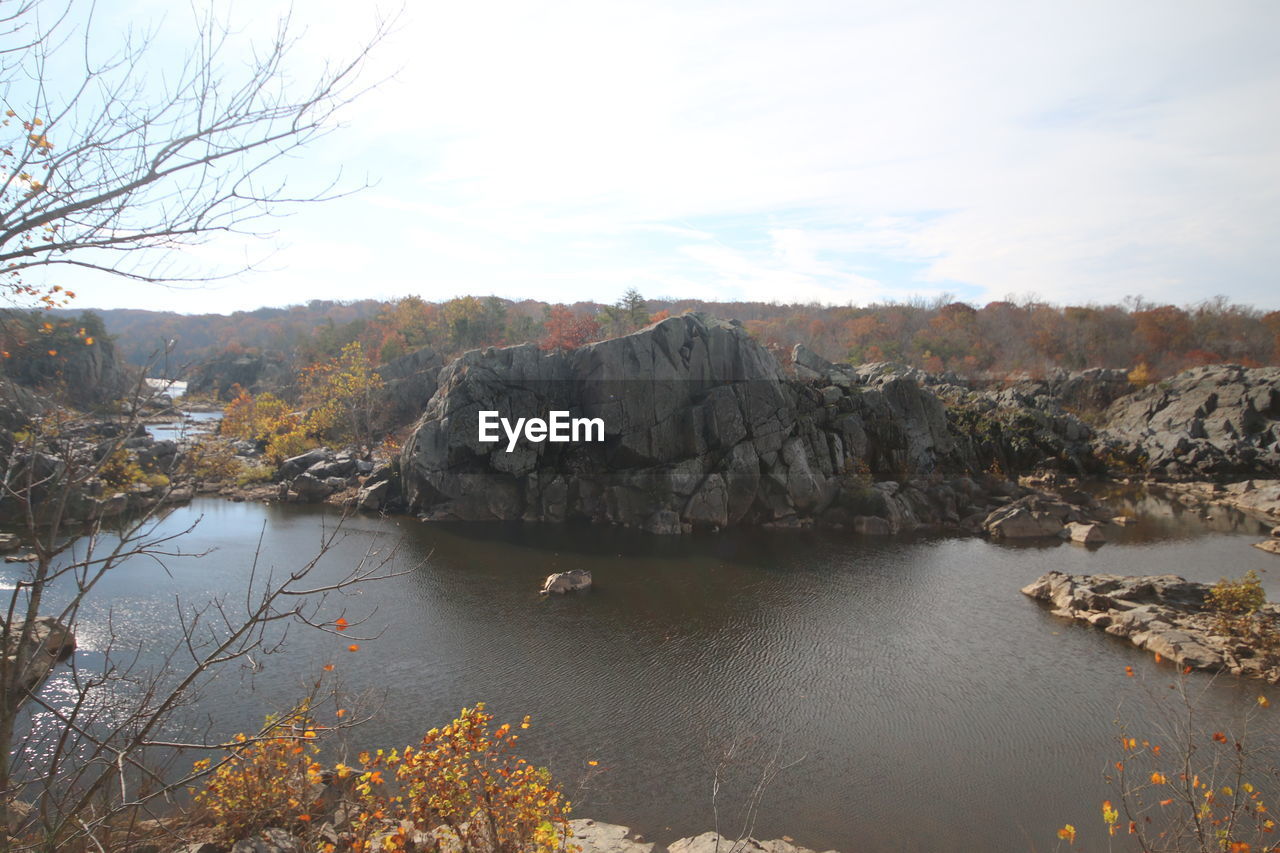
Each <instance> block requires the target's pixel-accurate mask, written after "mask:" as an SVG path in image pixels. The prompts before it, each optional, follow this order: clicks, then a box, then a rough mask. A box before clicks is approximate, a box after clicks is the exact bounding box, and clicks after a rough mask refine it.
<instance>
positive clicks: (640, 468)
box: [401, 315, 972, 532]
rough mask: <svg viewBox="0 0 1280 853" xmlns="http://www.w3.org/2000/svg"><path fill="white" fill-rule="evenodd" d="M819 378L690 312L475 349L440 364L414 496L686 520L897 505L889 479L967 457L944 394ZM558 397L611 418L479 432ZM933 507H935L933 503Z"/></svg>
mask: <svg viewBox="0 0 1280 853" xmlns="http://www.w3.org/2000/svg"><path fill="white" fill-rule="evenodd" d="M807 380H808V381H798V380H793V379H789V378H788V377H786V376H784V375H783V373H782V370H781V369H780V367H779V365H778V363H777V361H776V360H775V359H774V358H773V356H772V355H770V354H769V353H768V352H767V351H766V350H765V349H764V348H763V347H761V346H760V345H759V344H757V343H756V342H755V341H754V340H752V339H751V338H750V337H749V336H748V335H747V334H746V332H745V331H744V330H743V328H742V327H741V326H740V325H739V324H737V323H734V322H723V321H718V320H706V319H702V318H699V317H696V316H691V315H686V316H682V317H673V318H670V319H668V320H664V321H663V322H661V323H658V324H656V325H654V326H651V327H649V328H648V329H644V330H642V331H639V332H636V333H634V334H631V335H627V336H625V337H621V338H615V339H613V340H608V341H602V342H600V343H597V344H592V345H589V346H586V347H583V348H581V349H578V350H574V351H572V352H554V353H545V352H542V351H540V350H539V349H537V348H536V347H534V346H532V345H525V346H518V347H509V348H505V349H489V350H483V351H479V350H478V351H473V352H470V353H467V354H466V355H464V356H462V357H460V358H459V359H457V360H456V361H454V362H453V363H452V364H451V365H449V366H448V367H446V368H445V369H444V370H443V371H442V372H441V373H440V376H439V388H438V390H437V391H436V393H435V395H434V396H433V397H432V399H431V401H430V402H429V403H428V405H427V409H426V411H425V413H424V414H423V417H422V419H421V420H420V421H419V423H418V425H417V427H416V428H415V430H414V433H413V435H412V437H411V438H410V440H409V441H408V442H407V443H406V445H405V447H404V450H403V455H402V458H401V466H402V472H403V473H402V476H403V480H404V488H405V494H406V497H407V499H408V501H409V504H410V507H411V508H412V509H413V510H414V511H418V512H423V513H425V514H427V515H430V516H433V517H440V518H456V519H464V520H492V519H528V520H545V521H563V520H573V519H585V520H591V521H596V522H606V523H617V524H624V525H629V526H636V527H643V528H646V529H649V530H653V531H655V532H675V531H678V530H681V529H689V528H691V527H724V526H727V525H733V524H762V523H782V524H787V523H801V522H806V521H808V520H817V521H822V522H826V523H846V522H848V521H851V520H852V519H853V518H854V517H856V516H870V515H885V514H888V515H890V516H893V515H894V514H895V511H889V512H888V513H886V512H885V509H886V507H885V503H886V500H888V501H889V502H890V503H891V502H892V499H893V496H894V491H895V490H893V489H889V490H880V489H878V488H875V487H873V486H872V482H873V481H874V480H875V479H889V478H892V479H895V480H903V481H906V480H910V479H912V478H916V479H921V478H925V477H928V476H929V475H940V474H957V473H963V472H964V471H966V470H967V469H968V468H969V467H970V464H971V462H972V460H969V459H966V458H965V456H964V454H963V452H962V451H961V450H960V445H959V444H958V443H957V442H956V440H955V436H953V435H952V434H951V432H950V431H949V428H948V425H947V418H946V413H945V410H944V409H943V406H942V404H941V403H940V402H939V400H938V399H937V398H936V397H934V396H933V395H932V394H931V393H929V392H927V391H923V390H922V389H920V388H919V387H918V386H917V385H916V384H915V383H914V382H913V381H911V380H910V379H905V378H898V379H890V380H888V381H885V382H883V383H882V384H880V385H879V386H878V387H875V388H872V387H866V386H860V385H859V384H858V380H857V378H856V377H854V376H852V374H848V373H844V372H841V371H838V370H837V371H834V372H831V373H830V374H829V375H822V374H820V373H819V372H816V371H815V372H813V375H812V376H808V377H807ZM553 410H559V411H567V412H569V413H570V414H571V416H573V417H584V418H600V419H601V420H602V421H603V423H604V441H602V442H598V443H594V442H576V443H550V442H541V443H533V442H529V441H526V440H524V439H521V440H520V441H519V443H518V444H517V445H516V447H515V448H514V450H512V451H511V452H508V451H507V442H506V439H505V438H503V440H501V441H498V442H492V443H490V442H482V441H480V440H479V435H478V422H479V412H481V411H496V412H497V413H498V414H499V416H500V417H502V418H506V419H509V420H510V421H513V422H514V421H515V419H517V418H528V417H544V418H545V417H546V416H547V414H548V412H550V411H553ZM933 479H934V484H935V485H936V480H937V477H936V476H935V477H934V478H933ZM928 488H930V486H928V485H922V486H921V490H922V491H925V490H927V489H928ZM936 497H937V501H936V502H938V503H940V504H942V505H945V504H946V503H947V500H948V496H947V495H939V496H936ZM919 503H920V504H921V506H920V507H919V510H920V512H922V513H924V514H926V515H927V514H929V513H928V512H927V509H928V507H926V506H925V505H926V504H931V503H934V501H932V500H931V499H930V498H922V499H921V500H920V501H919ZM905 512H907V513H908V514H909V513H910V512H911V507H910V506H907V507H906V509H905ZM957 513H958V510H957V508H956V506H955V501H954V498H953V497H952V498H951V506H950V514H951V515H952V516H957ZM956 520H958V518H957V519H956Z"/></svg>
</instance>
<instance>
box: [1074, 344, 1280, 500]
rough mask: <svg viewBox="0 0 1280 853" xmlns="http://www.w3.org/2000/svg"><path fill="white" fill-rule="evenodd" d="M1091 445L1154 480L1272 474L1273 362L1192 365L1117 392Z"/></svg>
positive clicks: (1278, 464)
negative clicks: (1095, 443) (1124, 394)
mask: <svg viewBox="0 0 1280 853" xmlns="http://www.w3.org/2000/svg"><path fill="white" fill-rule="evenodd" d="M1098 452H1099V453H1100V454H1104V455H1107V456H1110V457H1112V458H1117V459H1120V460H1122V461H1124V462H1126V463H1128V464H1129V465H1132V466H1135V467H1137V468H1140V469H1143V470H1145V471H1147V472H1149V473H1150V474H1152V475H1153V476H1155V477H1157V478H1160V479H1168V480H1225V479H1240V478H1244V477H1270V478H1274V477H1280V368H1275V367H1256V368H1247V367H1241V366H1239V365H1233V364H1226V365H1210V366H1208V367H1196V368H1192V369H1191V370H1185V371H1183V372H1182V373H1179V374H1177V375H1176V376H1173V377H1172V378H1170V379H1167V380H1165V381H1163V382H1157V383H1154V384H1151V385H1148V386H1147V387H1146V388H1143V389H1142V390H1141V391H1139V392H1137V393H1135V394H1131V395H1129V396H1127V397H1122V398H1121V399H1119V400H1117V401H1116V402H1115V403H1113V404H1112V405H1111V407H1110V408H1109V409H1108V410H1107V414H1106V428H1105V429H1104V430H1103V431H1102V434H1101V436H1100V441H1099V443H1098Z"/></svg>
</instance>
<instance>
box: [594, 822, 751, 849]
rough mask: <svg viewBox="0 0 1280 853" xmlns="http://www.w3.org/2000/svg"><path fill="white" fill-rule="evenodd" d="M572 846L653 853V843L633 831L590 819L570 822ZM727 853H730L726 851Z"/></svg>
mask: <svg viewBox="0 0 1280 853" xmlns="http://www.w3.org/2000/svg"><path fill="white" fill-rule="evenodd" d="M569 828H570V829H571V830H572V831H573V840H572V841H571V842H570V844H571V845H573V846H576V847H579V848H581V853H652V850H653V843H652V842H644V841H638V840H636V839H635V838H634V837H633V833H632V832H631V829H630V828H628V827H625V826H619V825H618V824H616V823H600V822H599V821H594V820H591V819H590V818H580V819H578V820H571V821H569ZM725 853H728V851H727V850H726V851H725Z"/></svg>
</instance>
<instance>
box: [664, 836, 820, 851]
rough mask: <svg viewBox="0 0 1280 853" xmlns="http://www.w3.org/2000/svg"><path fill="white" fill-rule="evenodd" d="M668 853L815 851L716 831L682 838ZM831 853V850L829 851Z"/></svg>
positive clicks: (672, 843) (787, 843)
mask: <svg viewBox="0 0 1280 853" xmlns="http://www.w3.org/2000/svg"><path fill="white" fill-rule="evenodd" d="M667 851H668V853H813V851H812V850H809V849H808V848H806V847H798V846H796V845H795V844H794V843H792V842H789V841H783V840H775V841H757V840H756V839H754V838H743V839H740V840H737V841H734V840H732V839H729V838H725V837H724V836H722V835H718V834H717V833H714V832H704V833H702V834H701V835H695V836H693V837H692V838H681V839H679V840H678V841H673V842H671V843H670V844H669V845H667ZM829 853H830V851H829Z"/></svg>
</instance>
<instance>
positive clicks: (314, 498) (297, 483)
mask: <svg viewBox="0 0 1280 853" xmlns="http://www.w3.org/2000/svg"><path fill="white" fill-rule="evenodd" d="M289 488H290V490H291V491H292V492H293V493H294V494H295V495H297V496H298V500H299V501H301V502H303V503H316V502H318V501H322V500H324V499H325V498H327V497H329V495H331V494H333V492H334V488H335V487H334V486H332V485H330V484H329V482H328V481H327V480H317V479H316V478H315V477H313V476H311V475H310V474H299V475H298V476H296V477H294V478H293V482H292V483H290V484H289Z"/></svg>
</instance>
